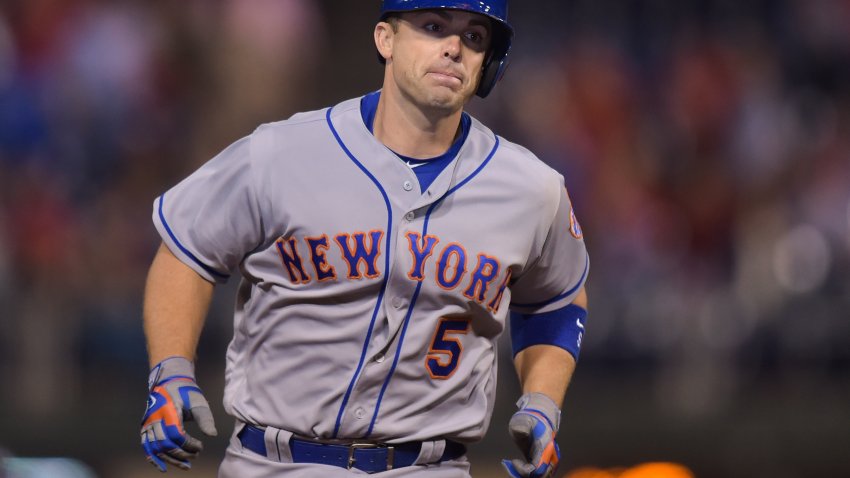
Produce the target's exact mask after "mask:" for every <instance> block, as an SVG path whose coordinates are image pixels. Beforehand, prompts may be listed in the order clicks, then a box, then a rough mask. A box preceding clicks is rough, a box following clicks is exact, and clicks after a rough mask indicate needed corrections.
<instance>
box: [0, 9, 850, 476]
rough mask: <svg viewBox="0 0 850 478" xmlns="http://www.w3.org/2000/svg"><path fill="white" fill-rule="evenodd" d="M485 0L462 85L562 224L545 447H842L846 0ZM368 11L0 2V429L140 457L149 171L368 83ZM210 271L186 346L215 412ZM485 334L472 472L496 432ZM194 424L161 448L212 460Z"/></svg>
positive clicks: (603, 457) (745, 455)
mask: <svg viewBox="0 0 850 478" xmlns="http://www.w3.org/2000/svg"><path fill="white" fill-rule="evenodd" d="M511 7H512V8H511V13H510V14H511V22H512V23H513V25H514V27H515V28H516V31H517V34H516V38H515V41H514V48H513V51H512V54H511V65H510V67H509V69H508V71H507V75H506V76H505V78H504V80H503V81H502V82H501V83H500V84H499V85H498V86H497V88H496V89H495V91H494V93H493V94H492V95H491V96H490V97H489V98H488V99H487V100H480V99H475V100H473V101H472V102H471V103H470V105H469V109H470V111H471V112H472V113H473V114H474V115H475V116H477V117H478V118H479V119H481V120H482V121H483V122H484V123H485V124H488V125H489V126H491V127H492V128H493V129H494V130H495V131H496V132H497V133H498V134H500V135H502V136H504V137H506V138H508V139H510V140H512V141H515V142H519V143H521V144H524V145H525V146H527V147H529V148H530V149H531V150H532V151H534V152H536V153H537V154H538V156H540V157H541V158H542V159H543V160H544V161H546V162H548V163H549V164H550V165H552V167H554V168H555V169H557V170H559V171H560V172H562V173H563V174H564V176H565V177H566V181H567V185H568V187H569V190H570V194H571V197H572V199H573V201H574V204H575V208H576V212H577V214H578V217H579V220H580V221H581V223H582V226H583V228H584V231H585V237H586V241H587V245H588V248H589V251H590V254H591V264H592V267H591V275H590V279H589V282H588V291H589V294H590V300H591V315H590V318H589V323H588V332H587V336H586V339H585V346H584V350H583V353H582V360H581V363H580V366H579V369H578V371H577V373H576V375H575V377H574V380H573V383H572V386H571V389H570V391H569V393H568V397H567V400H566V403H565V407H564V418H563V424H562V431H561V433H560V437H559V443H560V446H561V450H562V454H563V458H562V466H561V468H560V471H561V472H562V474H564V475H571V476H576V477H578V476H582V477H585V476H596V477H615V476H620V473H621V472H622V471H623V470H625V469H627V468H631V467H635V466H637V465H639V464H641V463H646V462H659V461H661V462H673V463H679V464H681V465H682V466H684V467H685V468H687V469H689V470H690V472H691V473H693V474H694V475H695V476H698V477H772V478H785V477H789V478H791V477H811V476H836V477H837V476H850V320H848V318H850V313H848V310H850V1H847V0H679V1H665V0H560V1H554V0H552V1H546V0H534V1H516V0H515V1H514V2H513V4H512V6H511ZM377 11H378V2H377V0H375V1H362V0H357V1H341V0H321V1H319V0H180V1H153V2H144V1H139V0H77V1H74V0H6V1H3V2H0V314H2V315H0V317H2V318H0V373H2V375H0V376H2V385H0V448H3V449H4V450H3V452H0V453H5V454H6V455H7V456H11V455H16V456H18V457H45V456H62V457H69V458H73V459H75V460H78V462H79V463H82V464H85V466H87V467H89V469H90V471H91V472H92V473H94V474H96V475H97V476H98V477H100V478H113V477H115V478H125V477H142V476H155V475H154V473H155V471H154V470H153V468H152V467H150V466H149V465H147V464H146V463H145V461H144V458H143V455H142V453H141V450H140V448H139V445H138V423H139V419H140V418H141V415H142V411H143V408H144V402H145V398H146V379H147V370H148V366H147V361H146V356H145V348H144V338H143V335H142V329H141V319H140V318H141V297H142V296H141V294H142V290H143V285H144V278H145V274H146V272H147V267H148V266H149V264H150V261H151V259H152V257H153V254H154V252H155V250H156V247H157V245H158V242H159V239H158V236H157V234H156V232H155V230H154V228H153V225H152V223H151V220H150V215H151V210H152V203H153V200H154V198H155V197H156V196H157V195H159V194H160V193H161V192H163V191H164V190H166V189H168V188H169V187H170V186H171V185H173V184H174V183H176V182H177V181H178V180H179V179H180V178H182V177H183V176H185V175H186V174H188V173H189V172H191V171H193V170H194V169H195V168H197V167H198V166H199V165H200V164H202V163H203V162H205V161H206V160H207V159H208V158H210V157H212V155H214V154H215V153H216V152H218V151H219V150H220V149H222V148H223V147H225V146H226V145H228V144H229V143H231V142H233V141H235V140H236V139H238V138H240V137H242V136H244V135H247V134H249V133H250V132H251V131H252V130H253V129H254V128H255V127H256V126H257V125H258V124H259V123H261V122H267V121H274V120H278V119H283V118H286V117H288V116H290V115H291V114H293V113H295V112H297V111H303V110H312V109H318V108H322V107H325V106H329V105H331V104H335V103H336V102H338V101H341V100H343V99H347V98H350V97H354V96H358V95H361V94H364V93H366V92H368V91H372V90H374V89H376V88H378V87H379V86H380V82H381V77H382V68H381V66H380V65H379V64H378V62H377V61H376V59H375V53H374V46H373V43H372V36H371V32H372V27H373V26H374V22H375V20H376V16H377ZM282 186H283V187H285V185H282ZM234 282H235V281H234ZM234 286H235V284H228V285H227V286H224V287H222V288H221V289H220V290H219V291H218V293H217V294H216V299H215V304H214V307H213V310H212V311H211V314H210V317H209V319H208V322H207V327H206V329H205V331H204V336H203V339H202V342H201V346H200V350H199V365H198V373H199V376H200V382H201V385H202V386H203V387H204V388H205V390H206V392H207V395H208V396H209V397H210V399H211V402H212V403H213V408H214V409H215V413H216V414H217V417H218V420H219V423H220V425H219V429H220V430H224V431H225V433H224V434H225V435H226V434H227V431H229V429H230V426H229V423H228V421H227V420H228V419H227V417H225V416H224V415H223V412H222V410H221V405H220V397H221V388H222V385H223V384H222V375H223V374H222V368H223V355H224V349H225V347H226V345H227V342H228V340H229V337H230V332H231V322H230V321H231V307H232V303H233V295H232V293H233V290H234ZM508 350H509V348H508V347H502V351H503V353H504V354H505V355H504V356H503V357H502V359H501V361H500V375H501V382H500V395H499V401H498V403H497V409H496V413H495V416H494V420H493V423H492V426H491V429H490V432H489V433H488V436H487V438H486V439H485V441H484V443H483V444H481V445H479V446H477V447H474V448H473V449H472V452H471V459H472V461H473V476H475V477H476V478H482V477H489V476H493V477H496V476H503V475H502V472H501V471H500V470H499V469H498V468H497V465H498V460H499V459H500V458H502V457H507V456H509V455H512V454H513V453H514V452H513V445H512V444H511V443H510V442H509V439H508V437H507V434H506V423H507V419H508V417H509V416H510V414H511V413H512V410H513V401H514V400H515V398H516V397H517V384H516V379H515V377H514V375H513V371H512V370H511V368H510V367H511V365H510V359H509V357H508V356H507V351H508ZM206 444H207V449H208V450H207V451H206V453H205V455H204V457H203V458H202V459H201V460H200V461H199V463H198V465H197V468H198V470H196V471H195V472H193V473H191V474H186V475H185V476H214V470H215V467H216V465H217V462H218V460H219V459H220V456H221V453H222V451H223V448H224V446H225V444H226V437H218V438H215V439H209V438H208V439H207V440H206ZM0 456H2V454H0ZM594 470H595V471H594ZM618 470H619V471H618ZM593 473H597V474H593ZM172 474H175V472H172ZM176 474H177V475H179V476H184V474H183V473H176ZM0 475H2V472H0ZM51 476H57V477H58V476H60V475H58V474H57V475H51ZM69 476H71V475H69ZM74 476H77V475H74ZM80 476H82V475H80ZM623 476H625V475H623Z"/></svg>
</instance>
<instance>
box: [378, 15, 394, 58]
mask: <svg viewBox="0 0 850 478" xmlns="http://www.w3.org/2000/svg"><path fill="white" fill-rule="evenodd" d="M394 36H395V31H394V30H393V26H392V25H390V24H389V23H387V22H378V24H377V25H375V48H377V49H378V54H379V55H381V57H382V58H383V59H384V60H389V59H390V58H391V57H392V56H393V38H394Z"/></svg>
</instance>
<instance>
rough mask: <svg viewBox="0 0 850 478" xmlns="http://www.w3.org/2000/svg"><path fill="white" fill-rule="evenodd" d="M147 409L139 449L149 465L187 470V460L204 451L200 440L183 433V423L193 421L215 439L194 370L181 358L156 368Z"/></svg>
mask: <svg viewBox="0 0 850 478" xmlns="http://www.w3.org/2000/svg"><path fill="white" fill-rule="evenodd" d="M148 390H149V393H150V395H149V396H148V405H147V408H146V409H145V415H144V417H143V418H142V431H141V437H142V448H144V450H145V454H146V455H147V459H148V462H150V463H151V464H152V465H154V466H156V467H157V468H159V471H162V472H165V471H166V464H170V465H173V466H176V467H178V468H182V469H184V470H188V469H189V468H191V467H192V465H191V463H189V460H191V459H193V458H195V457H196V456H198V453H200V452H201V450H202V449H203V444H202V443H201V441H200V440H198V439H196V438H193V437H191V436H190V435H189V434H188V433H186V428H185V426H184V424H185V422H187V421H192V420H194V421H195V422H197V423H198V428H200V429H201V431H202V432H204V434H206V435H209V436H215V435H216V434H217V433H218V432H217V431H216V429H215V422H214V421H213V416H212V412H211V411H210V406H209V404H208V403H207V399H206V398H204V394H203V392H201V389H200V388H198V384H197V383H196V382H195V367H194V365H193V364H192V362H190V361H189V360H187V359H185V358H183V357H169V358H167V359H165V360H163V361H162V362H160V363H159V364H157V365H156V366H155V367H154V368H153V369H152V370H151V373H150V377H149V378H148Z"/></svg>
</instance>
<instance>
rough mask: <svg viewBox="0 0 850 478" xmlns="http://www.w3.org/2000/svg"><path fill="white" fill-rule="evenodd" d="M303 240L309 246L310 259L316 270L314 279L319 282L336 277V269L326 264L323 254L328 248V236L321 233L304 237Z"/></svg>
mask: <svg viewBox="0 0 850 478" xmlns="http://www.w3.org/2000/svg"><path fill="white" fill-rule="evenodd" d="M304 240H306V241H307V244H308V245H309V246H310V260H311V261H312V262H313V269H314V270H315V271H316V279H317V280H318V281H319V282H322V281H326V280H331V279H336V269H334V266H332V265H330V264H328V258H327V256H325V251H327V250H328V247H330V246H328V236H327V234H322V235H321V236H319V237H306V238H304Z"/></svg>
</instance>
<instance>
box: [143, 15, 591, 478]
mask: <svg viewBox="0 0 850 478" xmlns="http://www.w3.org/2000/svg"><path fill="white" fill-rule="evenodd" d="M512 36H513V29H512V27H511V26H510V24H509V23H508V17H507V0H479V1H476V2H466V1H451V0H384V1H383V2H382V5H381V11H380V20H379V22H378V23H377V25H376V26H375V29H374V40H375V46H376V48H377V51H378V54H379V56H380V60H381V61H382V62H383V63H384V80H383V86H382V88H381V89H380V90H378V91H375V92H372V93H369V94H366V95H364V96H363V97H360V98H354V99H351V100H347V101H343V102H342V103H340V104H337V105H335V106H332V107H330V108H326V109H323V110H319V111H313V112H308V113H300V114H296V115H294V116H292V117H291V118H289V119H287V120H285V121H281V122H278V123H272V124H265V125H262V126H260V127H259V128H258V129H256V130H255V131H254V132H253V134H251V135H250V136H248V137H246V138H243V139H241V140H239V141H236V142H235V143H233V144H232V145H231V146H229V147H228V148H226V149H225V150H224V151H222V152H221V153H220V154H219V155H217V156H216V157H214V158H213V159H212V160H210V161H209V162H208V163H206V164H205V165H203V166H202V167H201V168H200V169H198V170H197V171H196V172H195V173H193V174H191V175H190V176H189V177H187V178H186V179H184V180H183V181H182V182H180V183H179V184H177V185H176V186H174V187H173V188H171V189H170V190H168V191H167V192H165V193H164V194H162V195H161V196H160V197H158V198H157V199H156V200H155V201H154V211H153V219H154V222H155V225H156V228H157V230H158V231H159V233H160V235H161V236H162V241H163V245H162V246H161V247H160V249H159V251H158V252H157V255H156V257H155V259H154V261H153V264H152V266H151V269H150V272H149V275H148V281H147V286H146V291H145V304H144V327H145V334H146V337H147V341H148V353H149V356H150V363H151V366H152V370H151V373H150V378H149V390H150V397H149V399H148V407H147V410H146V412H145V415H144V418H143V421H142V429H141V441H142V446H143V448H144V451H145V453H146V454H147V459H148V460H149V461H150V462H151V463H153V464H154V465H155V466H157V467H159V468H160V469H161V470H162V471H165V470H166V469H167V468H168V467H169V466H174V467H177V468H183V469H188V468H190V463H191V461H190V460H192V459H193V458H194V457H195V456H197V454H198V453H199V452H200V451H201V448H202V445H201V442H200V441H199V440H198V439H197V438H195V437H192V436H190V435H189V433H188V431H187V428H186V422H188V421H195V422H196V423H197V425H198V427H199V428H200V430H201V432H203V433H205V434H207V435H215V434H216V427H215V424H214V423H213V418H212V415H211V413H210V409H209V405H208V404H207V401H206V400H205V399H204V395H203V392H202V390H201V388H200V387H199V386H198V384H197V383H196V381H195V374H194V363H193V357H194V355H195V348H196V345H197V342H198V337H199V335H200V332H201V329H202V326H203V322H204V317H205V315H206V312H207V308H208V306H209V303H210V298H211V295H212V292H213V287H214V284H216V283H220V282H224V281H226V280H228V278H229V277H230V275H231V274H234V273H236V272H235V271H238V274H239V275H240V276H241V277H240V286H239V290H238V295H237V300H236V310H235V314H234V337H233V340H232V341H231V343H230V345H229V348H228V350H227V357H226V371H225V377H226V381H225V390H224V407H225V410H226V411H227V413H228V414H229V415H231V416H233V417H234V419H235V429H234V432H233V435H232V437H231V439H230V443H229V446H228V448H227V452H226V455H225V457H224V460H223V462H222V464H221V467H220V471H219V476H220V477H228V478H244V477H285V478H297V477H311V478H315V477H332V478H333V477H351V476H356V475H362V474H376V475H379V476H381V477H395V476H404V477H469V476H470V474H469V470H470V466H469V463H468V461H467V459H466V445H468V444H470V443H474V442H476V441H478V440H480V439H481V438H482V437H483V436H484V434H485V432H486V431H487V427H488V425H489V421H490V417H491V414H492V412H493V404H494V401H495V400H494V394H495V390H496V362H497V360H496V359H497V350H496V343H497V338H498V337H499V335H500V334H501V333H502V332H503V331H505V329H506V328H508V327H509V328H510V334H511V339H512V345H513V349H514V350H513V352H514V356H515V364H516V369H517V372H518V374H519V378H520V381H521V384H522V391H523V394H522V396H521V397H520V398H519V401H518V403H517V405H518V410H517V412H516V414H515V415H514V416H513V417H512V418H511V420H510V422H509V424H508V430H509V434H506V438H507V436H508V435H510V436H511V437H512V440H513V441H515V442H516V445H517V446H518V450H517V453H516V456H515V457H513V459H506V460H504V461H503V464H504V466H505V469H506V471H507V473H508V474H509V475H510V476H513V477H548V476H551V474H552V473H553V472H554V469H555V466H556V465H557V463H558V459H559V451H558V448H557V446H556V444H555V435H556V433H557V431H558V426H559V423H560V406H561V401H562V399H563V396H564V393H565V391H566V387H567V384H568V382H569V379H570V377H571V375H572V372H573V370H574V367H575V364H576V360H577V357H578V355H579V348H580V345H581V338H582V333H583V331H584V326H585V318H586V315H587V312H586V296H585V294H584V282H585V278H586V277H587V273H588V257H587V253H586V250H585V247H584V243H583V239H582V232H581V228H580V227H579V224H578V222H577V221H576V218H575V215H574V214H573V209H572V206H571V203H570V199H569V196H568V195H567V191H566V189H565V187H564V180H563V178H562V177H561V176H560V175H559V174H557V173H556V172H555V171H554V170H552V169H551V168H549V167H548V166H546V165H545V164H544V163H543V162H541V161H540V160H538V159H537V158H536V157H535V156H534V155H533V154H532V153H531V152H529V151H528V150H526V149H524V148H522V147H521V146H518V145H516V144H513V143H511V142H509V141H507V140H505V139H504V138H501V137H499V136H497V135H495V134H494V133H493V132H492V131H490V130H489V129H488V128H487V127H485V126H484V125H483V124H481V123H480V122H478V121H477V120H476V119H475V118H472V117H471V116H470V115H468V114H467V113H465V112H464V111H463V108H464V105H465V104H466V103H467V102H468V101H469V100H470V99H471V97H472V96H473V95H475V94H477V95H478V96H480V97H482V98H483V97H486V96H487V95H488V93H490V91H491V90H492V89H493V87H494V86H495V85H496V82H497V81H498V80H499V78H500V76H501V75H502V73H503V72H504V69H505V66H506V63H507V56H508V51H509V49H510V46H511V39H512Z"/></svg>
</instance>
